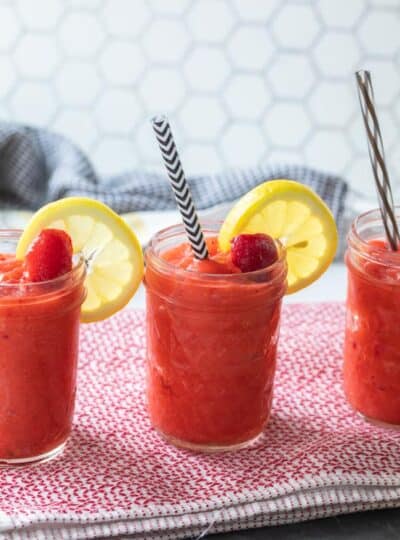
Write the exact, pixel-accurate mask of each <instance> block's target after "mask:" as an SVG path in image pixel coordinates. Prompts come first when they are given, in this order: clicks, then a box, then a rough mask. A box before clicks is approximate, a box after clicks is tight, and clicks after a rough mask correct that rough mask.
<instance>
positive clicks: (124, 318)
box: [0, 304, 400, 540]
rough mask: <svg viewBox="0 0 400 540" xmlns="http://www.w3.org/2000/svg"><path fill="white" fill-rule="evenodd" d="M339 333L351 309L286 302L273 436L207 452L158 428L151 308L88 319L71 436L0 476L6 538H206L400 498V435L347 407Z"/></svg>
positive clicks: (0, 515)
mask: <svg viewBox="0 0 400 540" xmlns="http://www.w3.org/2000/svg"><path fill="white" fill-rule="evenodd" d="M343 327H344V308H343V306H342V305H341V304H314V305H310V304H309V305H292V306H288V307H285V309H284V312H283V321H282V330H281V339H280V351H279V367H278V372H277V376H276V389H275V400H274V407H273V415H272V419H271V422H270V425H269V426H268V429H267V430H266V431H265V434H264V436H263V440H262V441H260V442H259V443H257V444H256V445H255V446H254V447H252V448H249V449H246V450H242V451H239V452H236V453H232V454H214V455H199V454H194V453H190V452H188V451H184V450H178V449H176V448H174V447H171V446H168V445H167V444H166V443H165V442H164V441H163V440H161V439H160V438H159V436H158V435H157V434H156V433H155V431H154V430H153V429H152V428H151V426H150V423H149V420H148V418H147V414H146V408H145V392H144V370H145V367H144V364H145V331H144V315H143V313H142V312H134V311H124V312H122V313H121V314H119V315H117V316H115V317H113V318H112V319H111V320H109V321H106V322H103V323H99V324H96V325H89V326H84V327H83V329H82V347H81V358H80V373H79V391H78V398H77V410H76V418H75V427H74V431H73V436H72V438H71V440H70V442H69V444H68V446H67V448H66V450H65V452H64V454H63V455H61V456H60V457H59V458H57V459H56V460H54V461H52V462H49V463H47V464H43V465H40V466H33V467H27V468H22V469H3V470H1V471H0V479H1V480H0V510H1V512H0V538H1V539H7V540H8V539H10V540H17V539H18V540H20V539H21V540H22V539H46V540H47V539H57V540H59V539H64V538H65V539H67V538H68V539H81V538H95V537H105V538H111V537H113V536H118V537H124V538H126V537H129V538H135V539H144V538H145V539H147V540H150V539H154V540H155V539H160V540H161V539H167V538H168V539H174V538H184V537H189V538H196V537H199V536H200V535H202V533H203V532H204V531H209V532H219V531H229V530H234V529H245V528H250V527H258V526H263V525H277V524H282V523H291V522H296V521H303V520H308V519H313V518H318V517H324V516H331V515H335V514H341V513H347V512H353V511H359V510H367V509H372V508H384V507H395V506H400V433H399V432H396V431H388V430H383V429H380V428H376V427H373V426H370V425H368V424H367V423H365V422H364V421H363V420H362V419H361V418H359V417H358V416H357V415H356V414H355V413H354V412H353V411H352V410H351V409H350V408H349V406H348V405H347V404H346V402H345V400H344V397H343V391H342V387H341V363H342V341H343Z"/></svg>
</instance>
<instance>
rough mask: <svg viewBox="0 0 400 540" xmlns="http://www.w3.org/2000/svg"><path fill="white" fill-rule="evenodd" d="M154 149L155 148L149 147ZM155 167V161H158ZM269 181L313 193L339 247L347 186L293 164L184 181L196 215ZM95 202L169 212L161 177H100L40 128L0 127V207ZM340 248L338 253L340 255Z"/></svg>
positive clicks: (347, 212)
mask: <svg viewBox="0 0 400 540" xmlns="http://www.w3.org/2000/svg"><path fill="white" fill-rule="evenodd" d="M155 144H156V143H155ZM160 163H161V158H160ZM275 178H289V179H293V180H297V181H300V182H303V183H304V184H307V185H308V186H310V187H311V188H313V189H314V190H315V191H316V192H317V193H318V194H319V195H320V196H321V197H322V198H323V199H324V200H325V201H326V203H327V204H328V206H329V207H330V208H331V210H332V212H333V214H334V216H335V219H336V222H337V224H338V228H339V233H340V237H341V241H342V246H343V239H344V237H345V234H346V231H347V228H348V226H349V220H351V218H352V217H353V216H354V215H355V211H354V208H351V207H350V206H351V205H350V204H349V199H351V196H350V195H351V194H350V190H349V189H348V185H347V183H346V182H345V181H344V180H343V179H341V178H339V177H337V176H334V175H331V174H328V173H323V172H319V171H316V170H314V169H310V168H307V167H302V166H293V165H270V164H265V165H260V166H257V167H253V168H249V169H247V170H230V171H225V172H222V173H220V174H214V175H207V176H191V177H189V178H188V181H189V184H190V187H191V190H192V194H193V198H194V200H195V203H196V206H197V208H198V209H199V210H202V209H207V208H210V207H215V206H216V205H220V204H221V203H226V202H228V201H234V200H235V199H237V198H239V197H240V196H241V195H243V194H244V193H245V192H247V191H249V190H250V189H251V188H252V187H254V186H256V185H257V184H259V183H261V182H263V181H265V180H272V179H275ZM72 195H75V196H88V197H94V198H97V199H99V200H101V201H103V202H105V203H106V204H108V205H109V206H111V207H112V208H113V209H114V210H115V211H117V212H119V213H125V212H131V211H144V210H153V211H154V210H168V209H175V201H174V197H173V194H172V191H171V189H170V186H169V183H168V181H167V180H166V178H165V175H164V174H159V173H153V172H145V171H141V170H132V171H129V172H126V173H121V174H119V175H115V176H109V177H100V176H99V175H98V174H97V173H96V171H95V170H94V168H93V166H92V164H91V163H90V161H89V159H88V157H87V156H85V154H84V153H83V152H82V151H81V150H80V149H79V148H77V147H76V146H75V145H74V144H73V143H72V142H71V141H69V140H68V139H66V138H64V137H62V136H61V135H58V134H56V133H52V132H50V131H47V130H45V129H37V128H33V127H29V126H23V125H19V124H11V123H1V124H0V208H3V209H6V208H14V209H15V208H17V209H31V210H34V209H36V208H38V207H40V206H41V205H43V204H45V203H47V202H49V201H52V200H55V199H59V198H62V197H67V196H72ZM342 251H343V249H342V247H341V249H339V253H338V256H341V253H342Z"/></svg>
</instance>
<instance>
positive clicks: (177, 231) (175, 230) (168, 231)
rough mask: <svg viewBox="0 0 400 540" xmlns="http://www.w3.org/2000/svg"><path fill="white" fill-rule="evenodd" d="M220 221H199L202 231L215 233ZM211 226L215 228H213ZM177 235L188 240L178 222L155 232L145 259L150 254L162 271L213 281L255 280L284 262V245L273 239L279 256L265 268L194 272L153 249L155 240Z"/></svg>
mask: <svg viewBox="0 0 400 540" xmlns="http://www.w3.org/2000/svg"><path fill="white" fill-rule="evenodd" d="M222 223H223V222H222V221H221V220H204V221H201V225H202V229H203V232H210V233H217V232H218V230H219V228H220V227H221V225H222ZM217 227H218V228H217ZM213 228H214V229H215V230H213ZM178 235H182V237H183V241H186V242H188V240H187V237H186V232H185V229H184V226H183V224H180V223H177V224H175V225H170V226H168V227H165V228H163V229H161V230H159V231H158V232H156V233H155V234H154V235H153V237H152V238H151V239H150V242H149V244H148V246H147V248H146V250H145V259H146V261H147V259H148V257H149V255H151V258H152V262H153V261H155V263H156V266H157V268H158V269H159V270H161V271H164V272H165V273H171V272H174V273H175V274H179V275H181V276H182V277H187V278H192V279H193V278H196V277H200V278H201V280H202V281H206V280H209V281H215V282H219V281H226V280H230V281H231V280H232V281H234V280H242V279H243V277H244V276H246V278H254V280H256V279H257V277H260V276H262V275H263V274H264V273H265V271H266V270H267V271H268V272H271V271H274V270H276V269H279V268H280V267H282V265H283V263H285V262H286V250H285V247H284V245H283V244H282V243H281V242H280V241H279V240H274V241H275V242H276V244H277V246H278V253H279V258H278V260H277V261H275V262H274V263H273V264H271V265H269V266H267V267H265V268H261V269H260V270H254V271H252V272H240V273H237V274H212V273H207V272H204V273H203V272H201V273H200V272H196V271H195V270H188V269H186V268H179V267H177V266H176V265H174V264H172V263H170V262H169V261H166V260H165V259H163V258H162V257H160V256H159V255H158V254H157V253H156V251H155V249H154V248H155V245H156V244H157V242H161V241H162V240H167V239H168V238H173V237H176V236H178Z"/></svg>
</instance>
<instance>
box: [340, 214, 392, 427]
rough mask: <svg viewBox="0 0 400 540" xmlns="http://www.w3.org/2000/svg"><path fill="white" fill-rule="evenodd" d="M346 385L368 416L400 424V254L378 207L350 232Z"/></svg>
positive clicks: (358, 407) (355, 405) (356, 406)
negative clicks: (390, 240) (389, 238)
mask: <svg viewBox="0 0 400 540" xmlns="http://www.w3.org/2000/svg"><path fill="white" fill-rule="evenodd" d="M346 264H347V268H348V294H347V318H346V336H345V351H344V389H345V393H346V396H347V399H348V401H349V403H350V405H351V406H352V407H353V408H354V409H355V410H356V411H358V412H359V413H360V414H362V415H363V416H364V417H365V418H366V419H368V420H370V421H372V422H374V423H378V424H389V425H390V426H400V347H399V335H398V334H399V328H400V252H396V251H391V249H390V248H389V246H388V244H387V242H386V240H385V231H384V227H383V223H382V218H381V215H380V211H379V210H372V211H370V212H367V213H365V214H363V215H361V216H359V217H358V218H357V219H356V220H355V221H354V223H353V225H352V227H351V230H350V233H349V236H348V249H347V253H346Z"/></svg>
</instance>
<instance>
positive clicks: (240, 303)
mask: <svg viewBox="0 0 400 540" xmlns="http://www.w3.org/2000/svg"><path fill="white" fill-rule="evenodd" d="M219 228H220V223H208V224H206V225H205V227H204V234H205V236H206V237H207V238H210V237H214V238H215V237H216V236H217V235H218V230H219ZM183 243H187V240H186V235H185V232H184V229H183V227H182V226H180V225H177V226H173V227H169V228H168V229H165V230H162V231H160V232H159V233H157V234H156V235H155V236H154V237H153V239H152V240H151V242H150V245H149V247H148V249H147V251H146V256H145V258H146V272H145V285H146V289H147V290H146V303H147V376H148V380H147V397H148V408H149V413H150V419H151V422H152V424H153V426H154V427H155V429H156V430H157V431H158V432H159V433H160V434H161V435H163V436H164V437H165V438H166V439H167V440H168V441H169V442H171V443H173V444H175V445H177V446H181V447H185V448H190V449H193V450H199V451H218V450H230V449H237V448H241V447H244V446H246V445H248V444H250V443H251V442H252V441H254V440H255V439H257V438H258V437H259V435H260V434H261V433H262V431H263V429H264V428H265V426H266V424H267V422H268V418H269V415H270V410H271V401H272V389H273V381H274V374H275V363H276V349H277V342H278V332H279V320H280V312H281V303H282V297H283V295H284V293H285V291H286V274H287V267H286V257H285V252H284V250H283V248H280V255H279V260H278V261H277V262H276V263H275V264H273V265H272V266H270V267H268V268H265V269H262V270H258V271H256V272H249V273H246V274H204V273H199V272H196V271H190V270H184V269H182V268H179V267H177V266H174V265H173V264H171V263H170V262H167V261H166V260H165V259H163V257H162V254H163V253H164V252H166V251H168V250H170V249H171V248H174V247H176V246H179V245H180V244H183Z"/></svg>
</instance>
